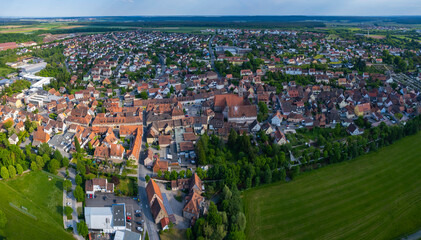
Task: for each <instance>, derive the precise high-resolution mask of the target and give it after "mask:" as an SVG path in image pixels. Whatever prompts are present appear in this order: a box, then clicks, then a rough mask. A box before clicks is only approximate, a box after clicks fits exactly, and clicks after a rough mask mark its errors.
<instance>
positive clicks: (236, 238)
mask: <svg viewBox="0 0 421 240" xmlns="http://www.w3.org/2000/svg"><path fill="white" fill-rule="evenodd" d="M227 240H246V234H244V232H242V231H234V232H230V234H228V237H227Z"/></svg>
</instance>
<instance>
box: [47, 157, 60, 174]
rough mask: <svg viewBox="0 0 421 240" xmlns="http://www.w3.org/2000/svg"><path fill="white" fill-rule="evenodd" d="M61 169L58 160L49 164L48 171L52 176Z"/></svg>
mask: <svg viewBox="0 0 421 240" xmlns="http://www.w3.org/2000/svg"><path fill="white" fill-rule="evenodd" d="M59 168H60V163H59V162H58V161H57V159H53V160H51V161H50V163H49V164H48V171H49V172H50V173H52V174H57V170H58V169H59Z"/></svg>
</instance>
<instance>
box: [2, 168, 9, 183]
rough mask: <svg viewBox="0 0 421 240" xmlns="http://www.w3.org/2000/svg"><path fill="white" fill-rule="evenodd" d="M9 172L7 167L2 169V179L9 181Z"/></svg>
mask: <svg viewBox="0 0 421 240" xmlns="http://www.w3.org/2000/svg"><path fill="white" fill-rule="evenodd" d="M9 176H10V175H9V171H8V170H7V168H6V167H4V166H3V167H1V177H2V178H3V179H4V180H7V179H9Z"/></svg>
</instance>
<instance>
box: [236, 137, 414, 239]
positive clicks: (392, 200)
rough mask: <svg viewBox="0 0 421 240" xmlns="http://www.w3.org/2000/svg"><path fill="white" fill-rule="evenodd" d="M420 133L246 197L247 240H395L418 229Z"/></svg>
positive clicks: (275, 184) (272, 185)
mask: <svg viewBox="0 0 421 240" xmlns="http://www.w3.org/2000/svg"><path fill="white" fill-rule="evenodd" d="M420 144H421V133H418V134H417V135H414V136H409V137H406V138H404V139H402V140H400V141H398V142H396V143H395V144H393V145H391V146H388V147H385V148H382V149H380V150H378V151H377V152H374V153H370V154H368V155H365V156H362V157H360V158H357V159H354V160H350V161H346V162H342V163H339V164H334V165H330V166H327V167H324V168H321V169H319V170H315V171H312V172H307V173H303V174H302V175H301V176H299V177H297V178H296V179H294V180H293V181H292V182H289V183H274V184H271V185H266V186H262V187H259V188H255V189H251V190H248V191H246V192H244V194H243V197H244V205H245V212H246V217H247V229H246V234H247V239H395V238H398V237H401V236H404V235H407V234H410V233H412V232H415V231H418V230H420V229H421V218H420V217H419V216H421V207H420V206H421V178H420V177H419V176H420V172H421V159H420V155H421V148H420V147H419V146H420Z"/></svg>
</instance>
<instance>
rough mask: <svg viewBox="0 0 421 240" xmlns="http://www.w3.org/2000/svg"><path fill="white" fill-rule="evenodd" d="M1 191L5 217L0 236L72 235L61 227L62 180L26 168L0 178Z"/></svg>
mask: <svg viewBox="0 0 421 240" xmlns="http://www.w3.org/2000/svg"><path fill="white" fill-rule="evenodd" d="M50 179H51V180H50ZM0 193H1V197H0V209H1V210H2V211H3V212H4V213H5V214H6V216H7V219H8V223H7V225H6V228H5V229H3V230H0V239H3V238H6V239H20V240H25V239H30V240H36V239H43V240H50V239H51V240H53V239H61V240H66V239H73V237H72V235H71V234H69V233H67V232H66V231H65V230H64V227H63V217H62V212H63V207H62V204H63V181H62V180H60V179H58V178H55V177H53V178H51V177H49V175H47V174H46V173H44V172H41V171H38V172H29V173H26V174H24V175H23V176H17V177H15V179H11V180H7V181H0Z"/></svg>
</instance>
